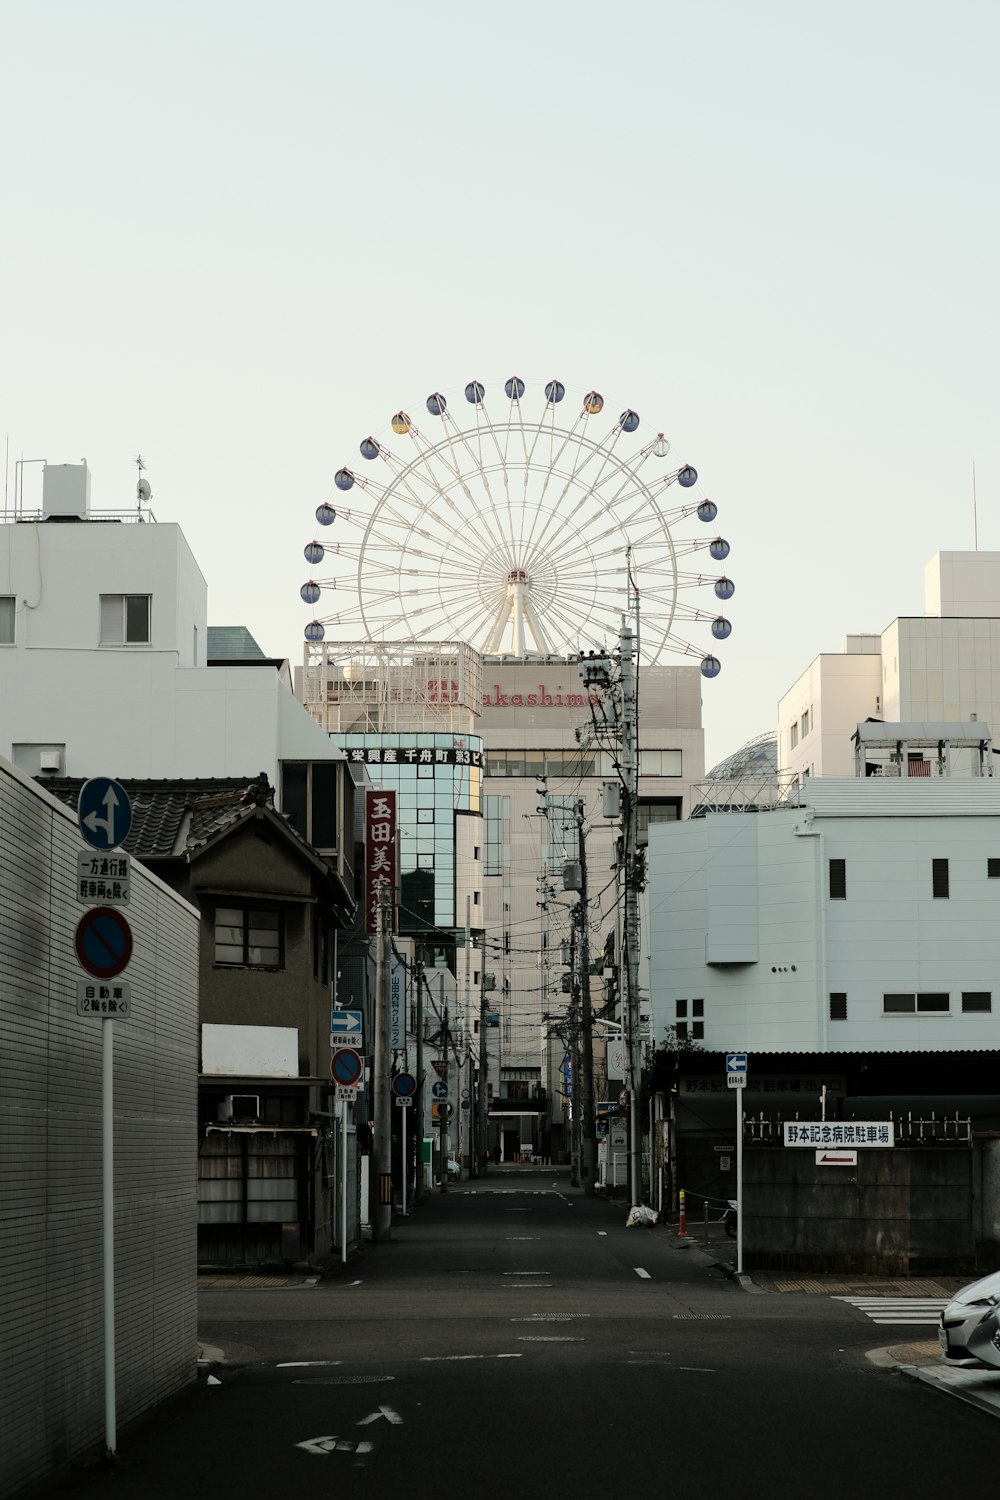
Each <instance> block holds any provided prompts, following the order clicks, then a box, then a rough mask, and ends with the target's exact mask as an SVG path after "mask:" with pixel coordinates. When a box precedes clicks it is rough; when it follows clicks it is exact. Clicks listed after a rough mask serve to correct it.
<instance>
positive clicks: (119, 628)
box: [101, 594, 152, 646]
mask: <svg viewBox="0 0 1000 1500" xmlns="http://www.w3.org/2000/svg"><path fill="white" fill-rule="evenodd" d="M151 603H152V596H151V595H150V594H102V595H101V645H102V646H148V645H149V642H150V634H149V617H150V605H151Z"/></svg>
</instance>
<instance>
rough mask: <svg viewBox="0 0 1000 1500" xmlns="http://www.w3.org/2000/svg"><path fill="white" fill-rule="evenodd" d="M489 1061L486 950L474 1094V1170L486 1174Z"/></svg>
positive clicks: (482, 976) (481, 970)
mask: <svg viewBox="0 0 1000 1500" xmlns="http://www.w3.org/2000/svg"><path fill="white" fill-rule="evenodd" d="M489 1073H490V1070H489V1063H488V1060H487V1055H486V952H485V949H484V951H483V962H482V964H481V966H480V970H479V1091H478V1093H477V1094H476V1137H477V1139H476V1170H477V1175H478V1176H479V1177H485V1176H486V1141H487V1114H486V1109H487V1097H486V1096H487V1093H488V1090H489Z"/></svg>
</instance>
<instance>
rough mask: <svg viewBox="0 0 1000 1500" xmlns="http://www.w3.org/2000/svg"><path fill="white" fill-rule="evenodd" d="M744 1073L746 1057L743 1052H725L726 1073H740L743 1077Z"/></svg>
mask: <svg viewBox="0 0 1000 1500" xmlns="http://www.w3.org/2000/svg"><path fill="white" fill-rule="evenodd" d="M746 1071H747V1055H746V1053H745V1052H727V1053H726V1072H727V1073H740V1074H742V1075H744V1076H745V1075H746Z"/></svg>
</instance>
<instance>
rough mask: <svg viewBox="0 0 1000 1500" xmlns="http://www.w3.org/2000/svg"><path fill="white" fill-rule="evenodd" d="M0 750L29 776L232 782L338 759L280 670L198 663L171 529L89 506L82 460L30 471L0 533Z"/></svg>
mask: <svg viewBox="0 0 1000 1500" xmlns="http://www.w3.org/2000/svg"><path fill="white" fill-rule="evenodd" d="M0 579H2V580H3V583H2V592H0V754H3V755H6V756H9V758H10V759H11V760H12V761H13V762H14V764H15V765H16V766H18V767H19V768H20V769H21V770H23V771H25V772H27V774H28V775H29V776H35V775H38V774H39V772H49V773H52V774H54V775H63V776H87V775H96V774H105V775H114V776H125V777H154V778H155V777H191V776H209V775H210V776H244V775H245V776H248V777H253V776H255V775H257V773H258V772H260V771H265V772H267V775H268V777H269V779H270V781H271V784H272V785H273V786H275V787H276V788H277V789H278V796H279V798H280V796H281V776H280V765H281V763H282V761H285V760H294V761H319V760H328V761H329V760H343V758H344V757H343V754H342V752H341V751H339V750H338V749H337V748H336V746H335V745H333V744H332V743H331V741H330V740H329V738H328V737H327V736H326V735H324V734H323V733H322V732H321V730H320V729H319V728H318V727H317V725H315V724H314V723H313V722H312V720H311V719H310V718H309V716H308V715H307V714H306V713H304V712H303V710H302V706H301V704H300V703H298V702H297V701H296V699H295V697H294V695H293V692H292V683H291V674H290V672H289V669H288V666H287V663H281V662H274V661H263V662H262V663H261V664H260V665H253V664H245V665H240V666H227V667H209V666H208V664H207V661H208V656H207V651H208V624H207V613H208V602H207V587H206V583H205V579H204V577H203V576H202V573H201V570H200V569H199V567H198V564H197V563H196V561H195V559H194V557H193V555H192V553H191V550H190V548H189V547H188V544H187V542H186V540H185V538H184V535H183V533H182V531H181V530H180V527H179V526H176V525H173V524H171V523H164V522H159V523H155V522H153V521H152V520H151V518H150V517H149V515H148V512H146V511H143V510H135V509H133V510H130V511H100V512H98V511H95V510H92V509H91V505H90V473H89V471H88V469H87V467H86V465H85V464H79V465H66V464H63V465H52V464H47V465H46V466H45V470H44V475H43V487H42V509H41V511H40V512H32V513H29V512H20V513H7V515H6V516H5V518H4V523H3V524H0Z"/></svg>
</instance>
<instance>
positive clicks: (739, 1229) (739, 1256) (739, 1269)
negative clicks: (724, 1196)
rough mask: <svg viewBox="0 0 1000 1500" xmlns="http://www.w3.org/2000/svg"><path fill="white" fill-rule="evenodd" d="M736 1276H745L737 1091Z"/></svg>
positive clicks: (739, 1094)
mask: <svg viewBox="0 0 1000 1500" xmlns="http://www.w3.org/2000/svg"><path fill="white" fill-rule="evenodd" d="M735 1092H736V1274H737V1276H742V1275H743V1090H742V1089H741V1088H738V1089H736V1091H735Z"/></svg>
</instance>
